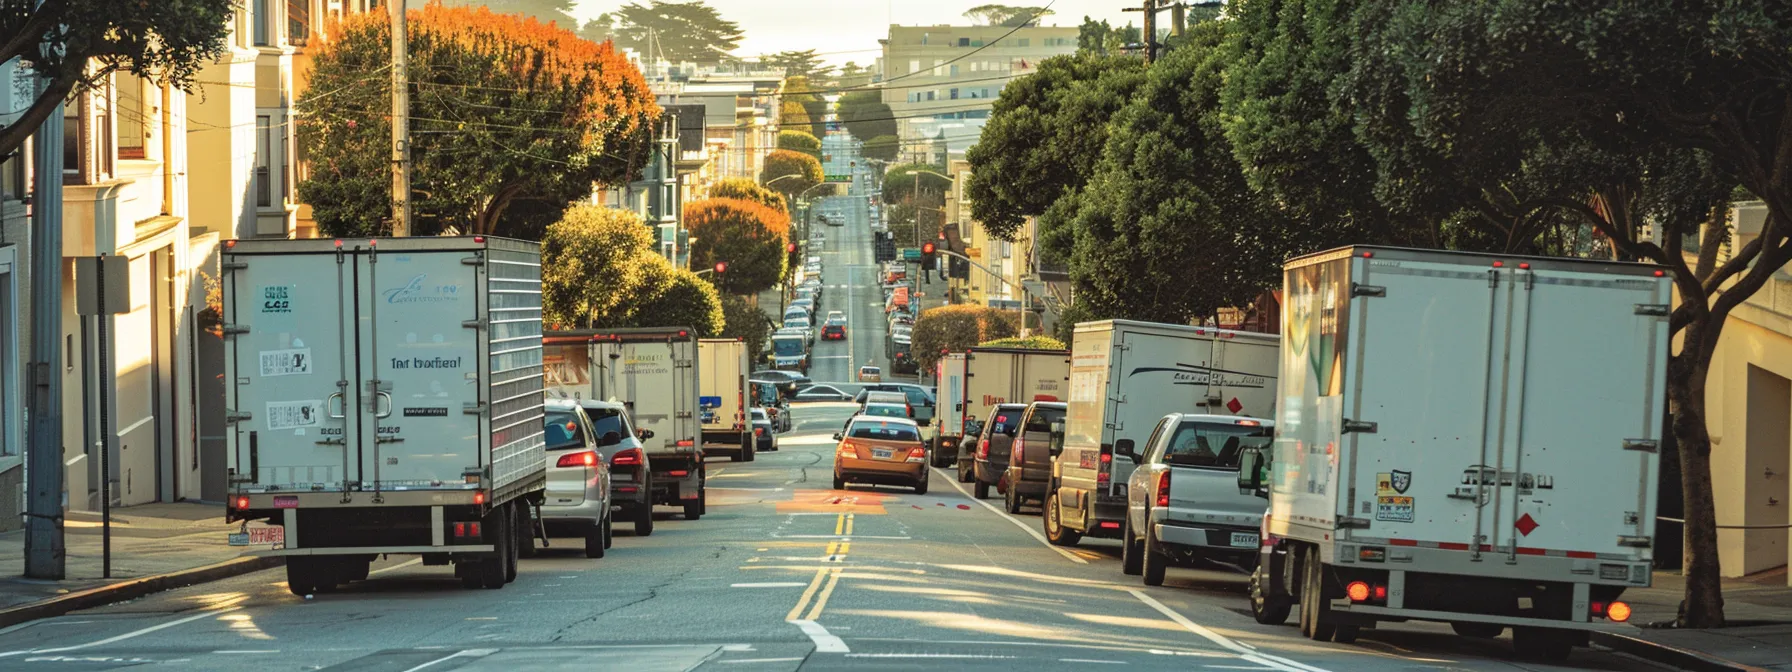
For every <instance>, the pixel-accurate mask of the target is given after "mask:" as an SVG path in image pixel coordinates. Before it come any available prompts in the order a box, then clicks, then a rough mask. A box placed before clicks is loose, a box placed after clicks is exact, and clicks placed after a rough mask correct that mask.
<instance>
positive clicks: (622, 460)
mask: <svg viewBox="0 0 1792 672" xmlns="http://www.w3.org/2000/svg"><path fill="white" fill-rule="evenodd" d="M641 462H642V455H641V449H640V448H628V449H624V450H619V451H616V454H615V455H614V456H611V457H610V466H612V467H639V466H641Z"/></svg>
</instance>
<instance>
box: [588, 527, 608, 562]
mask: <svg viewBox="0 0 1792 672" xmlns="http://www.w3.org/2000/svg"><path fill="white" fill-rule="evenodd" d="M585 557H587V558H601V557H604V522H603V521H601V520H599V521H597V522H594V523H592V524H591V526H590V527H587V528H585Z"/></svg>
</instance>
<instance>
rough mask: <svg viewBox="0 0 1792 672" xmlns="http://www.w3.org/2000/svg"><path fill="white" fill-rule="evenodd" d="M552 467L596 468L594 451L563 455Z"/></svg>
mask: <svg viewBox="0 0 1792 672" xmlns="http://www.w3.org/2000/svg"><path fill="white" fill-rule="evenodd" d="M554 466H556V467H594V466H597V453H596V452H595V451H590V450H587V451H582V452H577V453H567V454H565V455H561V456H560V460H559V461H557V462H555V463H554Z"/></svg>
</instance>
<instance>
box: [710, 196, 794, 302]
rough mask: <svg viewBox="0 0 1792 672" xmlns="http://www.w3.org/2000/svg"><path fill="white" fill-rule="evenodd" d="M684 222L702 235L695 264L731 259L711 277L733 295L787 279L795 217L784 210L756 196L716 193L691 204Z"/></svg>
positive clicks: (762, 289)
mask: <svg viewBox="0 0 1792 672" xmlns="http://www.w3.org/2000/svg"><path fill="white" fill-rule="evenodd" d="M684 225H685V227H686V228H688V229H690V230H691V236H692V237H694V238H696V239H697V242H696V243H693V244H692V245H691V266H692V267H693V268H714V267H715V265H716V264H717V263H725V264H727V270H726V271H725V272H723V273H719V274H715V275H713V276H710V281H711V282H713V283H715V285H716V287H718V288H721V289H722V291H724V292H727V293H729V294H756V293H758V292H761V291H764V290H767V289H771V288H773V287H776V286H778V282H779V281H780V280H782V279H783V278H784V264H785V262H786V253H785V250H784V246H785V244H786V243H788V242H790V217H789V215H786V214H785V213H784V211H782V210H777V209H774V208H768V207H766V206H764V205H761V204H759V203H755V202H753V201H746V200H739V199H732V198H711V199H706V200H701V201H695V202H691V203H686V204H685V206H684Z"/></svg>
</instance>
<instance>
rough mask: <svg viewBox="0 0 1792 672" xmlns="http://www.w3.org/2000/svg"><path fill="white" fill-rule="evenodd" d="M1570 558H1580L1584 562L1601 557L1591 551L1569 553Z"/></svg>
mask: <svg viewBox="0 0 1792 672" xmlns="http://www.w3.org/2000/svg"><path fill="white" fill-rule="evenodd" d="M1568 557H1570V558H1580V559H1582V560H1592V559H1594V558H1597V557H1599V554H1598V553H1594V552H1591V551H1568Z"/></svg>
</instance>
